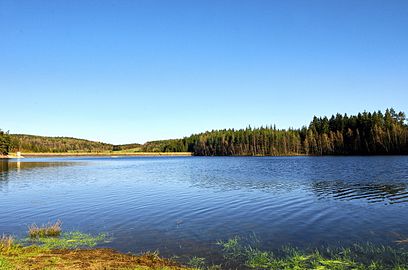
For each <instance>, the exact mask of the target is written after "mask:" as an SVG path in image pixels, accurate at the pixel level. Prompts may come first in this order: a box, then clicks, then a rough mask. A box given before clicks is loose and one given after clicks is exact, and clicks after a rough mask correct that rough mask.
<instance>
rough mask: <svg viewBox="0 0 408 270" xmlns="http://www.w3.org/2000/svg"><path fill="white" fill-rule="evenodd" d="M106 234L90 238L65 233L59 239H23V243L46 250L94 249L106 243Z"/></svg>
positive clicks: (79, 233)
mask: <svg viewBox="0 0 408 270" xmlns="http://www.w3.org/2000/svg"><path fill="white" fill-rule="evenodd" d="M106 239H107V236H106V234H99V235H97V236H92V235H90V234H86V233H81V232H67V233H63V234H62V235H61V236H60V237H38V238H34V239H32V238H30V239H25V240H24V241H23V243H26V244H35V245H38V246H41V247H44V248H48V249H74V248H84V247H94V246H96V245H97V244H98V243H101V242H104V241H106Z"/></svg>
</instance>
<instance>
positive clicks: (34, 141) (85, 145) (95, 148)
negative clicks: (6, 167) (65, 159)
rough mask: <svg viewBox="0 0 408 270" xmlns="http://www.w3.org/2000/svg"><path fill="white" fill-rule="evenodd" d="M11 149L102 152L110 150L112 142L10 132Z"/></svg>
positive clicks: (44, 151)
mask: <svg viewBox="0 0 408 270" xmlns="http://www.w3.org/2000/svg"><path fill="white" fill-rule="evenodd" d="M10 137H11V151H13V152H17V151H20V152H23V153H24V152H26V153H27V152H29V153H30V152H32V153H63V152H103V151H111V150H112V149H113V145H112V144H107V143H102V142H94V141H89V140H83V139H76V138H69V137H45V136H35V135H23V134H12V135H10Z"/></svg>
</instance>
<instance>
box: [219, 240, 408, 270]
mask: <svg viewBox="0 0 408 270" xmlns="http://www.w3.org/2000/svg"><path fill="white" fill-rule="evenodd" d="M218 245H219V246H220V247H221V249H222V252H223V254H224V258H225V266H226V267H227V268H228V267H233V266H238V265H245V266H246V267H248V268H251V269H282V270H286V269H298V270H303V269H319V270H325V269H333V270H346V269H361V270H362V269H370V270H380V269H393V270H401V269H408V252H407V250H405V249H402V248H394V247H389V246H382V245H374V244H370V243H367V244H355V245H352V246H351V247H348V248H328V247H326V248H321V249H315V250H311V251H304V250H300V249H297V248H294V247H290V246H286V247H283V248H281V249H279V250H277V251H275V253H273V252H271V251H266V250H262V249H260V248H257V247H256V244H255V245H251V244H246V243H245V242H244V241H243V240H242V239H241V238H239V237H234V238H232V239H229V240H227V241H219V242H218Z"/></svg>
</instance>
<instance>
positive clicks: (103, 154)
mask: <svg viewBox="0 0 408 270" xmlns="http://www.w3.org/2000/svg"><path fill="white" fill-rule="evenodd" d="M21 155H22V156H23V157H77V156H79V157H83V156H87V157H89V156H91V157H93V156H95V157H137V156H177V157H187V156H192V155H193V154H192V153H190V152H115V151H112V152H78V153H70V152H65V153H21Z"/></svg>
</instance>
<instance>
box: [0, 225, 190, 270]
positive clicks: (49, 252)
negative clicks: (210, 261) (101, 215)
mask: <svg viewBox="0 0 408 270" xmlns="http://www.w3.org/2000/svg"><path fill="white" fill-rule="evenodd" d="M105 240H106V235H105V234H99V235H97V236H92V235H89V234H85V233H81V232H67V233H62V232H61V222H56V223H55V224H51V225H47V226H42V227H37V226H30V228H29V237H28V238H26V239H23V240H21V241H17V240H15V239H14V238H13V237H11V236H6V235H3V236H1V237H0V270H40V269H41V270H51V269H55V270H57V269H58V270H60V269H61V270H62V269H63V270H65V269H72V270H84V269H90V270H98V269H101V270H102V269H104V270H110V269H112V270H113V269H115V270H152V269H154V270H156V269H157V270H159V269H160V270H186V269H192V268H187V267H183V266H181V265H180V264H178V263H177V262H175V261H173V260H169V259H164V258H161V257H160V256H159V254H158V253H157V252H147V253H143V254H140V255H132V254H122V253H119V252H117V251H115V250H113V249H105V248H93V247H95V246H96V245H97V244H99V243H101V242H103V241H105Z"/></svg>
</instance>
